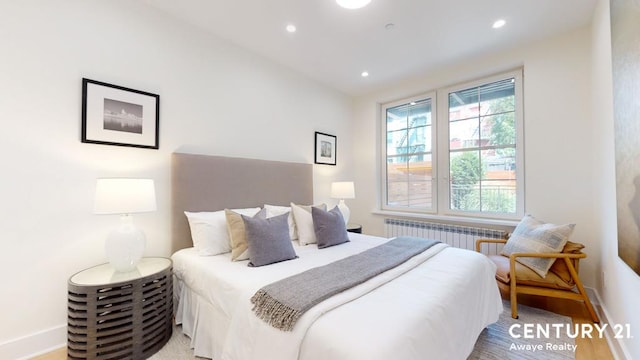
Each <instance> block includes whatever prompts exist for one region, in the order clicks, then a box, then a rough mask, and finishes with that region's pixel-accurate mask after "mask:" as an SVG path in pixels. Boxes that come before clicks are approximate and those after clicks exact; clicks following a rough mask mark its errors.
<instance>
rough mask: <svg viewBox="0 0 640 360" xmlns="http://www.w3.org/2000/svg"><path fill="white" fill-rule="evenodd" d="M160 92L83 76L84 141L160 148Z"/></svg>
mask: <svg viewBox="0 0 640 360" xmlns="http://www.w3.org/2000/svg"><path fill="white" fill-rule="evenodd" d="M159 126H160V95H156V94H151V93H148V92H144V91H140V90H133V89H128V88H126V87H122V86H117V85H112V84H107V83H103V82H100V81H95V80H89V79H82V142H83V143H92V144H104V145H118V146H132V147H139V148H149V149H158V148H159V144H158V140H159V136H160V134H159Z"/></svg>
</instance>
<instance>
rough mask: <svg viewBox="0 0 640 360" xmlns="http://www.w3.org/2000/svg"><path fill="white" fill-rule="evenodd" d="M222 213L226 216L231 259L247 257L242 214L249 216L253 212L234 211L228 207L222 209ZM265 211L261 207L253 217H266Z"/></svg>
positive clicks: (244, 258) (245, 258) (238, 259)
mask: <svg viewBox="0 0 640 360" xmlns="http://www.w3.org/2000/svg"><path fill="white" fill-rule="evenodd" d="M224 213H225V216H226V217H227V230H228V232H229V239H230V240H231V261H240V260H247V259H249V252H248V251H247V249H248V247H249V245H248V243H247V236H246V231H245V228H244V220H242V215H247V216H251V215H253V214H250V213H242V212H236V211H233V210H229V209H224ZM266 213H267V211H266V210H265V209H262V210H260V211H258V213H257V214H255V215H253V217H255V218H259V219H266Z"/></svg>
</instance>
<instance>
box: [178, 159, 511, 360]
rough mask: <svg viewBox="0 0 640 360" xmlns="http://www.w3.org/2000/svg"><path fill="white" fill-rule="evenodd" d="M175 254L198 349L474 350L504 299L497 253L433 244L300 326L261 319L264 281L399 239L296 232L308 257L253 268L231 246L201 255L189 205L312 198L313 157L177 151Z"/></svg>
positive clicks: (345, 355) (282, 352)
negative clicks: (315, 240) (312, 236)
mask: <svg viewBox="0 0 640 360" xmlns="http://www.w3.org/2000/svg"><path fill="white" fill-rule="evenodd" d="M172 168H173V169H172V182H173V184H172V191H173V198H172V232H173V235H172V247H173V250H174V251H175V252H174V254H173V255H172V260H173V270H174V297H175V298H174V306H175V319H176V323H178V324H181V325H182V331H183V333H184V334H185V335H187V336H189V337H190V338H191V347H192V348H193V350H194V355H197V356H202V357H207V358H213V359H216V360H218V359H224V360H243V359H279V360H280V359H282V360H287V359H303V360H320V359H349V360H351V359H367V360H370V359H390V358H395V359H406V360H412V359H416V360H417V359H424V358H426V357H429V358H435V359H444V358H446V359H466V358H467V356H468V355H469V354H470V353H471V351H472V350H473V346H474V344H475V342H476V340H477V337H478V335H479V334H480V332H481V331H482V330H483V329H484V328H485V327H486V326H487V325H489V324H491V323H493V322H495V321H497V319H498V316H499V314H500V313H501V312H502V302H501V300H500V294H499V291H498V288H497V285H496V283H495V279H494V275H495V265H494V264H493V263H492V262H490V261H488V259H486V258H485V257H484V256H482V255H481V254H478V253H475V252H472V251H468V250H462V249H457V248H452V247H448V246H446V245H444V244H438V245H434V246H433V247H431V248H429V249H428V250H427V251H425V252H424V253H422V254H420V255H419V256H415V257H414V258H412V259H411V260H409V261H407V262H406V263H403V264H402V265H400V266H398V267H396V268H394V269H392V270H389V271H387V272H385V273H383V274H381V275H379V276H377V277H375V278H374V279H371V280H369V281H367V282H365V283H363V284H360V285H358V286H355V287H353V288H351V289H349V290H347V291H344V292H342V293H340V294H338V295H336V296H333V297H331V298H329V299H328V300H325V301H323V302H321V303H320V304H318V305H316V306H314V307H313V308H311V309H310V310H309V311H307V312H306V313H305V314H304V315H303V316H302V317H301V318H300V319H299V320H298V322H297V323H296V325H295V327H294V328H293V330H292V331H282V330H278V329H275V328H273V327H271V326H269V325H268V324H267V323H265V322H263V321H262V320H260V319H259V318H258V317H257V316H256V315H255V314H254V313H253V312H252V311H251V309H252V304H251V302H250V298H251V297H252V295H253V294H255V293H256V291H257V290H259V289H260V288H261V287H263V286H265V285H268V284H270V283H272V282H274V281H277V280H280V279H283V278H286V277H288V276H290V275H292V274H296V273H299V272H301V271H304V270H307V269H311V268H315V267H318V266H322V265H325V264H329V263H331V262H333V261H335V260H337V259H341V258H344V257H346V256H349V255H353V254H358V253H361V252H363V251H365V250H367V249H371V248H373V247H376V246H378V245H381V244H384V243H386V242H388V241H389V239H385V238H380V237H374V236H368V235H362V234H355V233H349V234H348V235H349V240H350V241H349V242H347V243H344V244H341V245H336V246H332V247H330V248H326V249H322V250H319V249H318V248H317V246H315V245H300V244H298V243H297V242H296V241H294V242H293V244H294V249H295V252H296V254H297V256H298V258H297V259H295V260H292V261H284V262H280V263H276V264H271V265H267V266H262V267H258V268H252V267H248V266H247V262H246V261H231V255H230V254H229V253H225V254H220V255H215V256H200V255H199V254H198V252H197V251H196V250H195V249H194V248H193V246H192V242H191V237H190V233H189V224H188V222H187V219H186V217H185V215H184V211H214V210H221V209H224V208H243V207H253V206H261V205H263V204H274V205H282V206H286V205H288V204H289V203H290V202H293V203H299V204H312V203H313V200H314V199H313V190H312V188H313V187H312V184H313V167H312V165H310V164H302V163H285V162H274V161H264V160H252V159H238V158H226V157H216V156H205V155H192V154H178V153H176V154H173V159H172Z"/></svg>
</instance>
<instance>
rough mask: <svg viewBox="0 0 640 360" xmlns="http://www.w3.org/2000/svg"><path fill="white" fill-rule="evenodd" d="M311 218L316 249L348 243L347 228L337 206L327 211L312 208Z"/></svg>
mask: <svg viewBox="0 0 640 360" xmlns="http://www.w3.org/2000/svg"><path fill="white" fill-rule="evenodd" d="M311 217H312V218H313V229H314V231H315V234H316V238H317V240H318V249H323V248H326V247H329V246H333V245H339V244H343V243H346V242H349V234H347V227H346V226H345V224H344V218H343V217H342V213H341V212H340V209H338V207H337V206H336V207H334V208H333V209H331V210H329V211H324V210H322V209H319V208H315V207H313V208H311Z"/></svg>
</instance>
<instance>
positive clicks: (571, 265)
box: [476, 239, 600, 323]
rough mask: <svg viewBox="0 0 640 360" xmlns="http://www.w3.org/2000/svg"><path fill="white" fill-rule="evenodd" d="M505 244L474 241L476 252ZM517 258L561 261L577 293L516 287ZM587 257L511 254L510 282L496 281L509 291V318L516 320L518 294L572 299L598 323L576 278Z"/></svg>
mask: <svg viewBox="0 0 640 360" xmlns="http://www.w3.org/2000/svg"><path fill="white" fill-rule="evenodd" d="M506 242H507V240H506V239H478V240H476V251H477V252H481V251H480V250H481V246H482V244H483V243H493V244H505V243H506ZM519 257H537V258H554V259H563V260H564V262H565V264H566V265H567V268H568V269H569V273H570V274H571V278H572V280H573V282H574V283H575V285H576V288H577V289H578V292H575V291H573V290H562V289H553V288H546V287H542V286H531V285H518V284H517V277H516V259H517V258H519ZM586 257H587V255H586V254H584V253H582V252H580V253H575V254H574V253H513V254H511V255H510V256H509V273H510V280H509V285H508V287H507V285H506V284H505V283H503V282H501V281H499V280H497V279H496V281H497V283H498V286H500V287H501V288H502V289H504V290H508V291H509V297H510V301H511V317H512V318H514V319H517V318H518V294H530V295H540V296H548V297H557V298H563V299H572V300H578V301H582V302H584V305H585V306H586V308H587V311H588V312H589V315H590V316H591V319H592V320H593V322H594V323H598V322H600V320H599V318H598V315H597V314H596V312H595V309H594V308H593V305H592V304H591V301H590V300H589V296H588V295H587V292H586V291H585V289H584V286H583V285H582V281H581V280H580V277H579V276H578V263H579V260H580V259H584V258H586Z"/></svg>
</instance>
